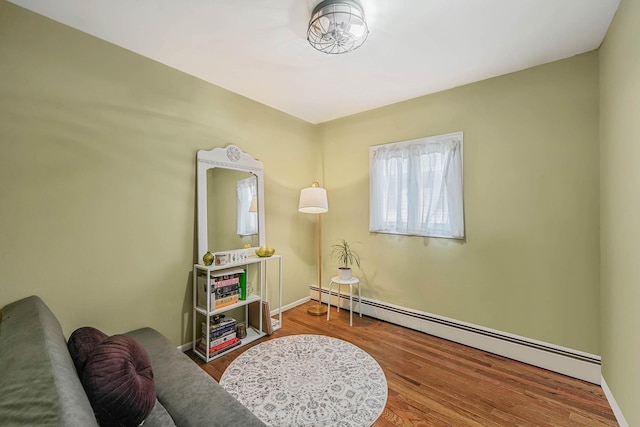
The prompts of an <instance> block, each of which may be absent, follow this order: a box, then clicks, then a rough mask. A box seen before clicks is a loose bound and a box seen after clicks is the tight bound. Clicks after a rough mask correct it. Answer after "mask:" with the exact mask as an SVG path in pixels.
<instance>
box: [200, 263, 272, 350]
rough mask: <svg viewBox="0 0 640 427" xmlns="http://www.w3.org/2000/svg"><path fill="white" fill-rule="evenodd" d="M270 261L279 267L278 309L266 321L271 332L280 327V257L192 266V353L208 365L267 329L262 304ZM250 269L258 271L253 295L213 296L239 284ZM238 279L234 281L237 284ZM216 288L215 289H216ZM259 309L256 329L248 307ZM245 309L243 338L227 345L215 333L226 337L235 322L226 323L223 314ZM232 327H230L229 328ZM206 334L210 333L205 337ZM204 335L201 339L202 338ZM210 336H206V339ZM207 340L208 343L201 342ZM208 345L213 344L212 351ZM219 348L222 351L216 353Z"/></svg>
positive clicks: (265, 294)
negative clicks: (254, 266)
mask: <svg viewBox="0 0 640 427" xmlns="http://www.w3.org/2000/svg"><path fill="white" fill-rule="evenodd" d="M270 261H277V263H278V309H277V312H276V313H275V316H276V317H275V318H274V317H272V316H271V313H269V315H268V316H267V319H269V320H270V321H271V326H272V329H273V330H274V331H275V330H278V329H280V328H281V327H282V256H280V255H273V256H271V257H258V256H249V257H246V258H244V259H241V260H239V261H237V262H231V263H227V264H225V265H222V266H218V265H204V264H194V266H193V344H192V346H193V347H192V348H193V352H194V353H195V354H196V355H198V356H199V357H200V358H202V359H203V360H204V361H205V362H209V361H211V360H213V359H215V358H218V357H221V356H223V355H225V354H227V353H229V352H230V351H233V350H235V349H237V348H238V347H242V346H244V345H247V344H249V343H251V342H253V341H255V340H257V339H260V338H262V337H264V336H265V335H266V332H265V331H266V330H267V328H266V325H264V324H263V321H262V319H263V313H262V306H263V305H262V301H263V300H266V301H268V300H269V284H268V283H267V277H268V266H269V262H270ZM250 265H257V267H258V283H257V284H256V286H255V287H254V289H253V293H247V294H246V298H245V299H240V298H239V295H237V297H234V296H231V297H229V296H228V295H225V293H224V292H222V293H220V292H216V291H217V290H219V289H225V287H226V288H229V287H230V288H231V289H233V288H234V284H235V283H238V286H240V282H241V281H242V278H241V277H240V276H241V275H243V274H246V270H247V269H248V267H249V266H250ZM236 277H237V280H236ZM216 285H218V287H217V288H216ZM252 303H257V304H258V305H259V307H260V308H259V310H260V312H259V313H260V315H259V321H258V322H257V325H258V326H257V327H252V326H250V325H249V304H252ZM241 307H244V323H245V325H246V332H247V334H246V336H245V337H244V338H242V339H240V340H239V341H238V340H235V339H234V340H232V341H227V340H226V339H224V338H223V337H222V335H221V334H219V333H218V332H220V333H222V332H224V333H225V335H224V336H225V337H227V336H228V331H229V330H231V329H229V328H231V327H233V330H235V326H236V325H235V322H230V321H229V323H228V324H227V323H225V321H226V319H230V318H229V317H225V316H224V314H225V313H226V312H228V311H230V310H233V309H236V308H241ZM231 320H234V319H231ZM231 323H233V325H231ZM207 331H209V333H207ZM203 335H204V336H203ZM208 335H209V336H208ZM205 338H208V341H209V342H206V341H204V342H203V341H202V340H203V339H205ZM209 344H214V345H213V347H212V346H210V345H209ZM218 347H221V348H220V349H219V350H218Z"/></svg>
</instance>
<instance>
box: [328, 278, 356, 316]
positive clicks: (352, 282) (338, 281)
mask: <svg viewBox="0 0 640 427" xmlns="http://www.w3.org/2000/svg"><path fill="white" fill-rule="evenodd" d="M334 283H335V284H336V285H338V305H337V307H338V312H340V298H342V294H340V288H341V287H342V286H343V285H348V286H349V326H353V285H357V286H358V303H359V306H360V317H362V302H361V301H360V279H358V278H357V277H351V279H348V280H343V279H341V278H340V277H338V276H334V277H332V278H331V282H329V309H328V310H327V320H329V315H330V314H331V288H332V286H333V284H334Z"/></svg>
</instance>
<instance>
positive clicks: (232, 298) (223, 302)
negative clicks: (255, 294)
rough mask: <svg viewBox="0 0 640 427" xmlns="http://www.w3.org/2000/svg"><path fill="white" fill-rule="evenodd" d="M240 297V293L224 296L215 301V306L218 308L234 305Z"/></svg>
mask: <svg viewBox="0 0 640 427" xmlns="http://www.w3.org/2000/svg"><path fill="white" fill-rule="evenodd" d="M239 299H240V295H239V294H233V295H229V296H226V297H223V298H218V299H216V301H215V304H214V307H215V308H216V309H218V308H222V307H226V306H229V305H233V304H236V303H237V302H238V300H239Z"/></svg>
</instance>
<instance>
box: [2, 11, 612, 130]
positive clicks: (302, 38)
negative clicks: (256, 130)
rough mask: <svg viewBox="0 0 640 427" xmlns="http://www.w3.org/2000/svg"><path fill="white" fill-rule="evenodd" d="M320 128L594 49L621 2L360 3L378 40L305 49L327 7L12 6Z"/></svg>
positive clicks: (371, 37)
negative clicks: (344, 47) (311, 23)
mask: <svg viewBox="0 0 640 427" xmlns="http://www.w3.org/2000/svg"><path fill="white" fill-rule="evenodd" d="M10 1H11V2H12V3H15V4H18V5H20V6H23V7H25V8H27V9H30V10H32V11H34V12H37V13H39V14H42V15H45V16H47V17H49V18H52V19H54V20H56V21H59V22H62V23H64V24H67V25H69V26H71V27H74V28H77V29H79V30H81V31H84V32H86V33H89V34H92V35H94V36H96V37H99V38H101V39H104V40H107V41H109V42H111V43H114V44H116V45H118V46H122V47H124V48H126V49H129V50H131V51H133V52H136V53H139V54H140V55H144V56H146V57H149V58H152V59H154V60H156V61H158V62H161V63H163V64H166V65H168V66H170V67H173V68H176V69H178V70H181V71H184V72H186V73H188V74H191V75H193V76H196V77H199V78H201V79H203V80H206V81H208V82H211V83H213V84H215V85H218V86H221V87H223V88H226V89H228V90H231V91H233V92H235V93H238V94H240V95H244V96H246V97H248V98H251V99H253V100H255V101H258V102H261V103H263V104H266V105H268V106H270V107H273V108H276V109H278V110H281V111H284V112H286V113H289V114H291V115H293V116H296V117H299V118H301V119H303V120H306V121H308V122H311V123H319V122H324V121H327V120H331V119H335V118H338V117H343V116H347V115H350V114H354V113H358V112H361V111H366V110H370V109H372V108H376V107H380V106H383V105H388V104H392V103H395V102H398V101H403V100H407V99H411V98H415V97H418V96H421V95H426V94H429V93H434V92H438V91H442V90H444V89H448V88H452V87H456V86H460V85H464V84H467V83H471V82H475V81H479V80H483V79H487V78H490V77H495V76H498V75H502V74H506V73H509V72H513V71H517V70H521V69H524V68H528V67H532V66H535V65H540V64H544V63H547V62H551V61H556V60H559V59H563V58H567V57H570V56H574V55H577V54H580V53H584V52H588V51H590V50H593V49H597V48H598V47H599V46H600V43H601V42H602V39H603V38H604V36H605V34H606V31H607V28H608V27H609V24H610V23H611V20H612V18H613V15H614V13H615V11H616V9H617V7H618V4H619V2H620V0H362V1H361V3H362V5H363V7H364V9H365V14H366V17H367V20H368V23H369V29H370V33H369V37H368V39H367V41H366V42H365V44H364V45H363V46H362V47H361V48H359V49H358V50H356V51H353V52H350V53H347V54H343V55H327V54H323V53H321V52H318V51H316V50H315V49H313V48H312V47H311V46H310V45H309V44H308V42H307V40H306V27H307V23H308V20H309V17H310V15H311V10H312V9H313V6H314V4H316V3H317V2H318V0H315V1H314V0H55V1H51V0H10Z"/></svg>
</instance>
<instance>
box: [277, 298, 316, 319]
mask: <svg viewBox="0 0 640 427" xmlns="http://www.w3.org/2000/svg"><path fill="white" fill-rule="evenodd" d="M309 301H311V297H307V298H302V299H299V300H298V301H294V302H292V303H291V304H287V305H283V306H282V311H287V310H291V309H292V308H295V307H297V306H299V305H302V304H304V303H305V302H309ZM276 314H278V309H277V308H276V309H275V310H271V317H273V316H275V315H276Z"/></svg>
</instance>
